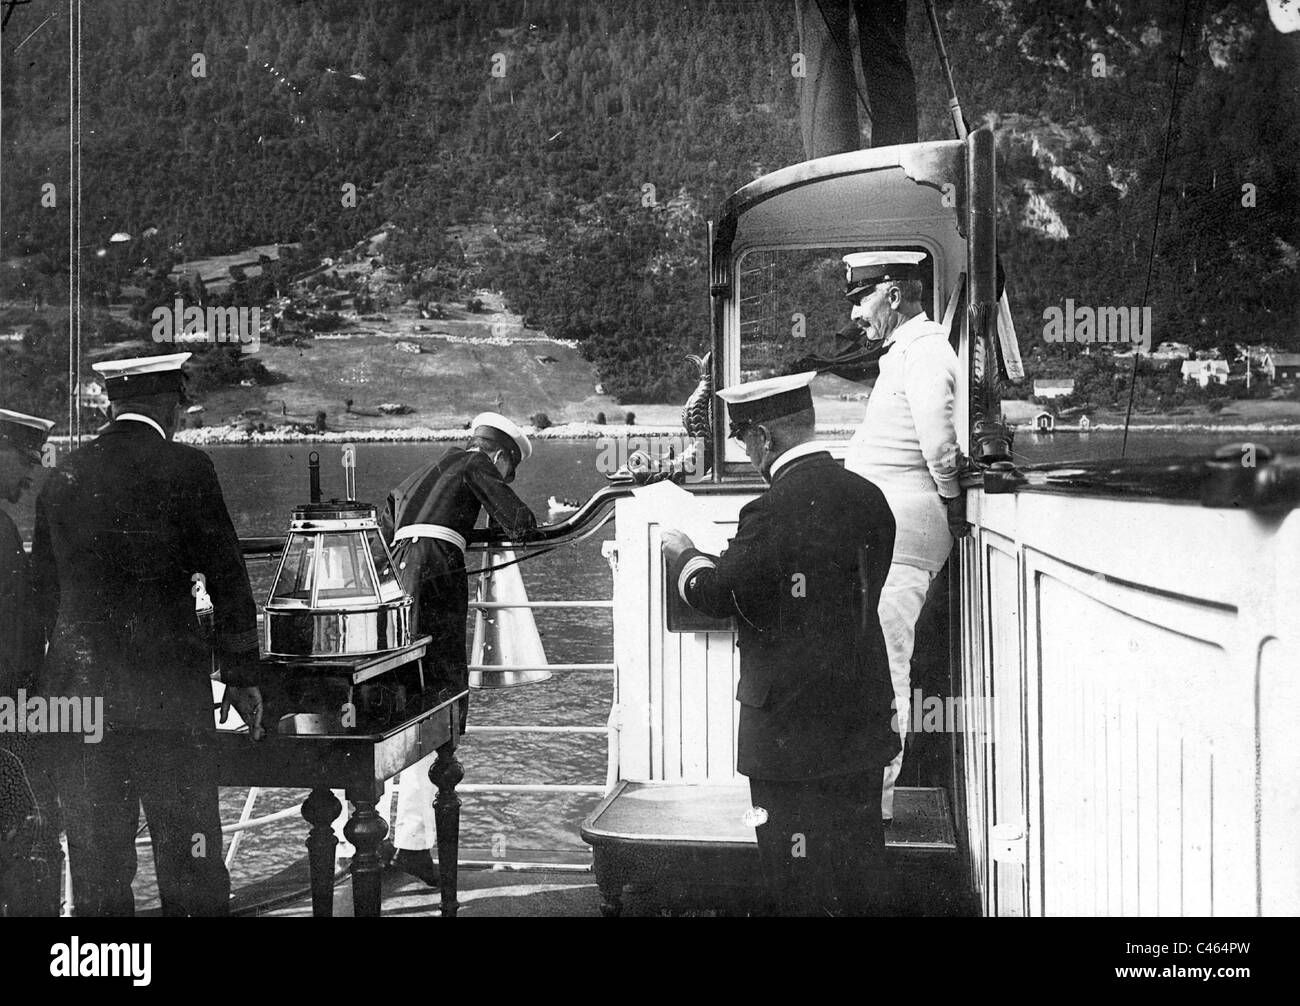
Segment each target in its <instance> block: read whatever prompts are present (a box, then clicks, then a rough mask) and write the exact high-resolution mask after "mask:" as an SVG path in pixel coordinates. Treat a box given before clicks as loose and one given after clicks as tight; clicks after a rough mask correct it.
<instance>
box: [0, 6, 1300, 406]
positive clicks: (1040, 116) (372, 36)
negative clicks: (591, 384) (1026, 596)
mask: <svg viewBox="0 0 1300 1006" xmlns="http://www.w3.org/2000/svg"><path fill="white" fill-rule="evenodd" d="M37 6H38V5H36V4H33V5H31V6H30V7H27V8H19V9H18V11H19V13H17V14H16V15H15V16H14V18H13V19H12V21H11V25H10V29H9V30H8V31H7V32H6V34H5V38H4V45H5V47H6V59H5V61H4V77H3V82H2V83H3V88H4V112H3V114H4V137H5V141H6V142H5V149H4V166H5V170H4V172H3V179H2V180H0V196H2V197H3V203H4V206H5V208H6V214H5V218H4V221H3V227H4V232H3V235H0V240H3V257H4V259H5V260H6V266H7V267H6V268H5V269H4V270H3V272H2V273H0V279H2V281H3V287H2V288H0V296H3V298H4V299H5V300H6V301H8V302H10V303H12V302H14V301H21V300H26V299H29V298H34V297H36V296H43V297H44V299H45V301H46V302H47V303H57V302H58V300H59V298H60V297H66V294H64V293H62V292H61V291H63V290H66V271H67V268H68V249H67V243H68V241H67V223H68V218H67V210H68V206H69V204H70V200H68V199H67V193H66V192H64V191H63V190H62V189H61V188H59V186H61V185H62V180H63V179H65V178H66V176H67V114H68V112H67V100H66V97H67V79H68V78H67V69H68V57H67V34H66V31H67V28H66V25H64V26H63V27H62V28H59V27H58V26H57V25H58V21H57V19H56V21H54V22H51V23H50V24H49V25H47V26H46V27H45V28H44V29H43V30H42V31H41V32H38V33H37V34H36V35H35V36H33V37H32V38H31V39H30V40H29V41H27V42H26V43H25V44H24V47H23V50H22V54H23V57H24V58H18V59H16V58H13V53H12V52H11V50H12V48H13V47H14V46H15V45H16V43H17V41H18V39H19V38H21V37H22V35H25V34H26V32H27V31H30V30H31V28H32V27H34V26H35V24H36V20H37V19H35V15H34V14H32V11H34V10H35V8H36V7H37ZM913 6H914V9H913V10H912V12H911V24H910V47H911V52H912V58H913V62H914V64H915V69H916V74H917V80H918V91H919V99H920V105H921V136H922V137H923V138H943V137H947V136H949V135H950V134H951V127H950V126H949V124H948V122H947V109H946V96H945V94H944V92H943V90H942V87H941V84H940V81H941V79H942V78H941V75H940V72H939V69H938V66H937V60H936V58H935V55H934V49H933V45H932V42H931V40H930V36H929V31H928V25H927V24H926V21H925V17H924V14H923V11H922V8H921V6H920V4H919V3H918V4H914V5H913ZM939 8H940V14H941V20H942V21H943V24H944V30H945V33H946V39H947V42H948V47H949V51H950V55H951V57H952V63H953V68H954V73H955V76H956V79H957V86H958V89H959V92H960V95H961V99H962V104H963V108H964V109H965V111H966V114H967V118H968V120H970V121H971V122H972V123H979V122H987V123H988V124H990V125H992V126H993V127H994V128H995V129H996V130H997V131H998V134H999V141H998V142H999V153H1000V178H1001V188H1002V193H1001V197H1002V202H1003V209H1004V218H1003V229H1002V233H1001V243H1002V249H1003V258H1004V262H1005V264H1006V266H1007V271H1008V275H1009V277H1010V279H1009V289H1010V291H1011V293H1012V297H1013V304H1014V308H1015V311H1016V321H1017V326H1018V328H1019V330H1020V331H1021V333H1022V338H1027V341H1032V342H1034V343H1036V344H1035V345H1033V346H1031V347H1029V348H1030V350H1031V351H1030V352H1028V353H1027V355H1028V356H1029V357H1030V359H1031V361H1032V360H1034V359H1036V358H1038V357H1040V356H1041V355H1042V354H1047V353H1049V350H1048V349H1047V347H1044V346H1042V345H1040V344H1038V343H1041V340H1038V339H1037V338H1036V333H1037V332H1038V331H1039V330H1040V329H1041V327H1042V313H1043V311H1044V309H1045V308H1046V307H1049V306H1052V305H1059V304H1060V303H1062V302H1063V301H1064V300H1065V299H1066V298H1073V299H1075V300H1076V301H1077V302H1080V303H1091V304H1108V305H1137V304H1139V303H1142V302H1143V298H1144V295H1145V297H1146V302H1147V303H1149V304H1150V305H1151V306H1152V307H1153V310H1154V315H1155V318H1156V327H1157V338H1158V339H1159V338H1177V339H1179V340H1180V341H1185V342H1191V343H1192V344H1194V345H1217V344H1219V343H1222V342H1224V341H1226V340H1229V339H1241V338H1243V337H1247V336H1248V337H1249V338H1250V339H1251V340H1253V341H1272V342H1275V343H1277V344H1279V345H1287V344H1291V345H1295V343H1294V342H1293V341H1292V340H1294V339H1295V338H1296V325H1295V320H1296V315H1295V308H1296V304H1297V302H1298V301H1300V298H1298V297H1297V265H1296V257H1297V256H1296V248H1297V247H1300V234H1298V233H1297V230H1298V228H1300V224H1298V223H1297V219H1298V215H1297V214H1296V213H1295V209H1294V207H1295V206H1296V205H1298V204H1300V203H1298V201H1300V183H1298V181H1297V170H1298V168H1297V161H1298V160H1300V159H1297V158H1296V157H1295V156H1294V152H1295V151H1296V150H1298V149H1300V97H1298V94H1300V91H1298V89H1297V76H1296V74H1297V46H1298V45H1300V36H1296V35H1292V36H1281V35H1279V34H1278V33H1277V32H1276V31H1275V30H1274V29H1272V28H1271V27H1270V26H1269V23H1268V19H1267V14H1266V12H1265V9H1264V4H1263V3H1259V2H1249V3H1247V2H1236V3H1227V2H1217V3H1216V2H1194V3H1191V4H1188V5H1184V4H1182V3H1175V2H1172V0H1169V2H1157V3H1147V2H1138V0H1103V2H1096V3H1090V4H1078V3H1076V2H1073V0H1047V2H1044V0H996V2H990V3H985V4H968V3H949V2H941V3H940V4H939ZM1185 9H1186V10H1190V11H1191V14H1190V16H1189V17H1187V18H1186V19H1185V18H1184V11H1185ZM83 18H84V22H83V43H82V58H81V74H82V81H83V91H82V101H83V107H82V114H81V128H82V144H83V146H82V162H81V163H82V192H81V200H82V202H81V208H80V209H81V219H82V222H83V223H82V226H83V244H84V245H85V246H86V247H85V249H83V255H82V262H81V264H82V270H83V274H82V282H83V288H84V290H85V294H86V296H87V298H88V299H94V298H96V297H102V298H105V299H106V298H107V297H108V296H109V294H110V293H112V292H114V291H115V288H120V286H121V285H122V284H124V283H129V282H133V281H135V280H133V277H138V275H139V273H140V271H141V270H142V269H143V270H146V271H147V270H150V269H155V268H160V267H162V266H164V265H165V266H167V267H170V265H171V264H173V262H175V261H176V260H178V259H181V258H188V257H195V256H199V255H208V254H214V253H222V252H228V251H231V250H232V249H236V248H243V247H248V246H251V245H255V244H273V243H277V242H291V241H301V242H302V244H303V248H302V254H303V256H304V257H306V258H308V259H310V258H312V257H313V256H322V255H332V254H335V253H336V252H337V250H338V249H341V248H346V247H349V246H351V245H352V244H354V243H355V242H356V241H358V240H359V239H360V238H361V237H362V236H363V235H365V234H366V233H368V232H370V231H372V230H373V229H374V228H375V227H376V226H377V225H378V224H379V223H380V222H382V221H385V220H391V221H392V222H393V223H394V224H395V229H394V231H393V233H392V237H391V240H390V241H389V242H388V243H387V245H386V247H385V249H384V251H383V257H384V260H385V261H384V264H385V266H386V267H387V268H388V269H389V270H390V271H391V272H392V273H393V274H394V275H395V276H397V277H398V278H399V279H400V280H401V281H402V282H405V283H406V284H407V285H408V286H409V287H410V290H411V293H412V295H413V296H416V297H425V296H447V297H449V298H450V297H456V296H463V295H464V294H465V293H466V292H467V291H469V290H472V289H473V288H474V287H476V286H490V287H493V288H497V289H502V290H504V291H505V293H506V295H507V299H508V302H509V304H510V307H511V308H512V310H515V311H517V312H519V313H520V314H522V315H524V317H525V318H526V320H527V322H528V324H530V325H532V326H535V327H539V328H544V329H545V330H546V331H547V332H548V333H549V334H550V335H552V336H554V337H557V338H561V339H571V340H576V341H578V342H579V343H580V344H581V347H582V352H583V355H584V356H585V357H586V358H587V359H588V360H590V361H592V362H593V363H594V364H595V366H596V368H597V371H598V373H599V376H600V379H601V382H602V384H603V385H604V387H605V389H606V390H607V391H609V392H610V393H611V394H613V395H616V396H618V397H619V398H620V399H622V400H623V401H629V402H632V401H645V400H666V399H671V398H677V397H681V396H683V395H684V394H686V393H687V392H688V391H689V390H690V387H691V386H692V384H693V373H692V369H691V367H690V365H689V364H688V363H687V362H685V360H684V359H683V357H684V355H685V353H687V352H691V351H698V350H700V349H702V348H703V345H704V343H705V341H706V340H707V332H708V314H707V285H706V278H705V275H704V264H703V263H704V258H705V233H704V221H705V220H706V219H707V218H708V217H709V216H711V215H712V214H713V213H715V212H716V210H717V209H718V207H719V206H720V204H721V202H722V200H723V199H724V198H725V197H726V196H727V194H729V193H730V192H731V191H733V190H734V189H736V188H738V187H739V186H740V185H743V184H744V183H746V182H748V181H749V180H751V179H752V178H754V177H756V176H758V175H760V174H763V173H765V172H767V171H771V170H773V169H775V168H777V167H780V166H783V165H785V164H789V163H792V162H795V161H798V160H800V159H801V158H802V152H801V150H800V147H799V138H798V137H799V133H798V122H797V106H798V87H799V81H798V80H797V79H796V78H795V77H793V76H792V75H791V73H790V67H791V56H792V54H793V53H794V52H796V51H797V48H798V36H797V31H796V26H795V23H794V15H793V4H791V3H786V2H771V3H751V2H744V3H742V2H722V0H714V2H707V3H693V4H681V3H668V2H632V0H622V2H613V3H604V2H601V3H597V2H594V0H592V2H585V0H486V2H478V0H476V2H472V3H471V2H439V3H436V4H428V3H414V2H412V3H392V2H383V3H381V2H379V0H360V2H347V3H344V2H341V0H329V2H323V3H318V4H293V5H289V4H278V3H271V2H268V0H234V2H229V3H223V4H201V5H200V4H192V3H181V2H178V0H173V2H164V3H157V2H154V0H119V2H117V3H114V4H111V5H108V4H105V5H99V4H97V5H88V6H87V8H86V9H85V11H84V13H83ZM29 22H30V23H29ZM24 26H26V27H25V28H24ZM1180 50H1181V52H1182V61H1181V64H1180V63H1179V60H1178V53H1179V52H1180ZM1175 69H1177V72H1178V78H1179V79H1178V88H1177V91H1175V90H1174V88H1173V86H1172V85H1173V83H1174V72H1175ZM1166 136H1168V138H1169V156H1168V158H1167V159H1166V158H1165V157H1164V152H1165V146H1166V143H1165V141H1166ZM1162 173H1163V175H1164V190H1163V191H1164V197H1163V200H1162V201H1161V209H1160V215H1161V216H1160V221H1159V228H1158V230H1157V232H1156V246H1155V249H1154V251H1155V256H1154V270H1153V274H1152V281H1151V283H1150V286H1149V289H1148V285H1147V282H1146V272H1147V260H1148V255H1149V253H1150V252H1151V250H1152V249H1151V237H1152V230H1153V228H1152V224H1153V222H1154V213H1155V209H1156V202H1157V193H1158V191H1159V188H1160V185H1159V183H1160V179H1161V176H1162ZM51 179H53V180H54V181H55V185H56V189H57V191H58V193H59V195H60V197H61V198H60V199H59V201H58V203H57V205H56V206H54V207H50V206H43V205H41V193H42V185H43V183H45V182H47V181H49V180H51ZM1247 193H1250V199H1251V200H1253V202H1252V204H1251V205H1245V204H1244V203H1245V201H1246V197H1247ZM155 229H156V230H155ZM115 232H124V233H126V234H129V235H131V236H132V240H131V241H130V242H128V243H127V244H125V245H124V246H122V247H117V246H114V247H113V248H112V249H109V248H108V238H109V237H110V235H112V234H113V233H115ZM146 234H148V235H149V236H147V237H146V236H144V235H146ZM467 234H472V235H475V238H474V240H472V241H466V240H465V235H467ZM485 234H486V235H489V236H488V237H486V238H484V237H483V235H485ZM100 248H104V249H105V250H106V254H105V255H104V256H103V257H99V256H97V255H96V254H95V252H96V251H97V250H98V249H100ZM110 251H111V253H109V252H110ZM85 336H86V338H87V339H89V340H91V341H93V340H94V339H95V338H96V337H97V333H96V328H95V325H94V324H91V325H88V326H87V330H86V332H85ZM1297 348H1300V346H1297ZM1064 351H1066V350H1064V349H1062V350H1056V349H1053V350H1050V352H1064ZM5 370H6V372H10V373H12V372H13V370H12V368H9V367H6V368H5ZM5 380H6V378H5V377H4V375H3V374H0V393H2V392H3V391H4V390H5V388H4V382H5Z"/></svg>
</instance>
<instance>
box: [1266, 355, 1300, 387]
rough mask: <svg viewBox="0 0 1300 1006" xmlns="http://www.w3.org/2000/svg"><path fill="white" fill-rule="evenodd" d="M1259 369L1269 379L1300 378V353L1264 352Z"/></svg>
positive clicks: (1288, 379) (1291, 379) (1289, 379)
mask: <svg viewBox="0 0 1300 1006" xmlns="http://www.w3.org/2000/svg"><path fill="white" fill-rule="evenodd" d="M1260 370H1262V371H1264V373H1265V374H1267V375H1268V379H1269V380H1270V381H1295V380H1300V353H1275V352H1274V353H1265V354H1264V359H1263V361H1262V362H1261V364H1260Z"/></svg>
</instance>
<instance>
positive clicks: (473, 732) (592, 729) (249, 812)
mask: <svg viewBox="0 0 1300 1006" xmlns="http://www.w3.org/2000/svg"><path fill="white" fill-rule="evenodd" d="M598 495H600V496H603V497H604V498H603V499H601V500H599V501H598V500H597V499H596V498H593V500H591V501H589V502H588V504H587V506H585V507H584V508H583V510H582V511H581V512H580V514H577V515H575V517H580V518H582V519H580V520H576V521H574V520H571V521H566V522H565V524H566V525H568V527H567V528H566V533H563V534H556V533H554V532H553V533H552V534H551V535H548V537H549V538H550V542H549V543H557V544H558V543H561V542H563V541H566V540H572V539H573V538H576V537H586V535H587V534H590V533H591V532H592V531H594V530H596V528H598V527H599V526H600V525H602V524H604V522H605V520H606V519H607V517H608V510H609V508H610V505H611V504H612V502H613V499H614V498H616V497H617V496H619V495H622V493H621V492H617V491H610V490H605V491H604V492H603V493H601V494H598ZM601 504H603V505H601ZM601 511H603V513H602V512H601ZM583 525H586V527H585V528H583V527H582V526H583ZM593 525H594V526H593ZM580 528H581V529H582V531H581V533H575V532H578V531H579V529H580ZM284 541H285V539H284V538H283V537H257V538H242V539H241V540H240V545H241V548H242V551H243V554H244V560H245V563H246V564H247V565H249V566H252V565H253V564H254V563H258V564H262V563H266V564H273V563H275V562H277V561H278V560H279V557H280V555H281V553H282V552H283V549H284ZM483 548H485V546H484V545H482V544H479V543H475V544H474V545H471V549H474V550H478V549H483ZM469 607H470V610H471V611H475V610H477V611H490V610H497V609H502V608H530V609H566V608H567V609H598V610H599V609H605V610H612V609H613V607H614V602H613V600H612V599H605V600H602V599H573V600H558V601H555V600H550V601H533V600H531V599H530V600H528V601H479V600H471V601H470V602H469ZM257 617H258V631H259V635H260V633H261V622H262V613H261V612H260V611H259V612H258V616H257ZM469 670H470V672H471V673H473V672H475V671H549V672H551V673H561V674H610V675H613V674H614V671H615V665H614V664H613V663H612V662H611V663H603V662H598V663H567V664H565V663H546V664H529V665H512V664H471V665H469ZM526 734H550V735H556V736H564V735H568V736H600V735H604V736H605V737H606V743H607V758H606V765H607V771H606V777H605V781H604V783H602V784H597V783H461V784H460V785H459V786H457V787H456V790H457V792H458V793H467V794H468V793H514V794H539V795H552V794H566V795H574V794H577V795H590V796H604V795H605V794H607V793H608V792H609V791H610V790H611V789H612V788H613V787H614V785H615V783H616V782H617V776H618V715H617V706H616V705H615V707H614V708H612V709H611V711H610V715H609V718H608V720H607V722H606V723H605V724H604V725H603V726H601V725H594V724H587V725H547V724H540V723H517V724H482V725H480V724H470V725H469V726H467V727H466V729H465V735H466V736H487V735H507V736H509V735H516V736H517V735H526ZM398 786H400V782H398V783H396V784H395V785H394V787H393V789H394V791H395V790H396V789H397V787H398ZM259 795H260V789H259V788H258V787H252V788H250V790H249V793H248V795H247V797H246V798H245V801H244V806H243V808H242V811H241V814H240V817H239V820H238V821H236V822H233V823H231V824H225V825H222V828H221V831H222V834H223V835H230V836H231V841H230V845H229V846H228V847H227V850H226V856H225V864H226V867H227V869H231V868H232V867H233V864H234V860H235V857H236V855H237V854H238V851H239V847H240V845H241V839H242V836H243V835H244V834H245V833H246V832H249V831H254V830H256V829H258V828H262V827H266V826H268V825H273V824H276V823H278V822H280V821H284V820H286V819H289V818H294V817H296V816H298V815H300V814H301V812H302V803H301V802H298V803H295V804H294V805H292V806H290V807H285V808H282V809H280V810H277V811H274V812H272V813H270V814H264V815H261V816H257V817H255V816H253V812H254V810H255V808H256V804H257V799H258V796H259ZM345 817H346V810H345V811H344V814H343V815H342V816H341V818H340V821H339V822H338V824H339V828H341V825H342V821H343V819H344V818H345ZM339 828H336V831H338V830H339ZM341 837H342V836H341V832H340V838H341ZM136 842H137V844H138V845H143V844H147V843H148V842H149V838H148V836H147V834H143V833H142V834H141V835H140V836H139V837H138V838H137V839H136ZM338 851H339V853H341V854H343V853H345V852H346V843H345V842H342V841H340V844H339V847H338ZM483 862H484V864H485V865H491V866H494V867H496V868H498V869H519V870H526V869H530V868H538V867H545V868H547V869H555V868H556V867H557V866H561V865H562V864H557V863H555V862H532V861H525V860H514V859H512V860H510V861H503V860H500V859H496V858H492V859H486V860H484V861H483ZM461 863H462V864H464V865H470V866H474V865H479V861H478V860H477V859H476V858H473V857H469V858H466V857H462V859H461ZM574 865H577V864H571V866H574ZM580 868H581V869H587V868H589V867H588V865H587V864H585V863H584V864H581V865H580Z"/></svg>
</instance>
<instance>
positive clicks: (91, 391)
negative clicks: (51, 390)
mask: <svg viewBox="0 0 1300 1006" xmlns="http://www.w3.org/2000/svg"><path fill="white" fill-rule="evenodd" d="M77 405H78V406H79V407H80V408H83V409H99V410H100V411H101V412H104V413H107V412H108V395H107V394H106V393H105V392H104V385H103V384H101V383H100V382H99V381H97V380H95V379H94V378H93V377H92V378H91V379H90V380H88V381H82V382H80V383H79V384H78V385H77Z"/></svg>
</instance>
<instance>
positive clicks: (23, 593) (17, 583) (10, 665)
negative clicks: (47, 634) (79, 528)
mask: <svg viewBox="0 0 1300 1006" xmlns="http://www.w3.org/2000/svg"><path fill="white" fill-rule="evenodd" d="M35 607H36V606H35V594H34V593H33V590H32V581H31V575H30V573H29V570H28V559H27V553H26V552H24V551H23V539H22V536H21V535H20V534H19V533H18V528H17V527H16V526H15V525H14V522H13V520H12V519H11V518H10V517H9V515H8V514H7V513H4V512H3V511H0V695H9V696H14V695H16V694H17V693H18V689H19V688H31V686H32V685H33V683H34V682H33V676H34V675H35V674H36V668H37V667H38V666H39V665H40V661H41V654H42V652H43V651H44V648H45V647H44V640H43V639H42V638H41V630H40V626H39V625H37V624H36V613H35Z"/></svg>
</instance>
